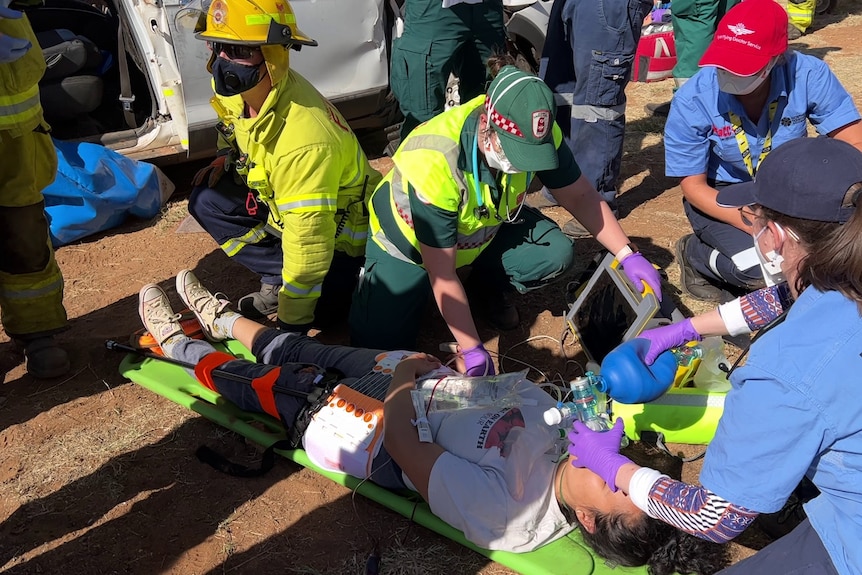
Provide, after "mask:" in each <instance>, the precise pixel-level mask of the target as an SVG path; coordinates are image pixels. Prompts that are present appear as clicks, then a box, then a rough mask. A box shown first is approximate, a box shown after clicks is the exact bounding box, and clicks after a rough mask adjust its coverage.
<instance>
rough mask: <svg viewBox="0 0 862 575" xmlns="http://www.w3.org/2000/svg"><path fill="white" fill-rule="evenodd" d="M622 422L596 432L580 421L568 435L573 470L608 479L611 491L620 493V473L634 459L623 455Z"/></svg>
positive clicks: (606, 481)
mask: <svg viewBox="0 0 862 575" xmlns="http://www.w3.org/2000/svg"><path fill="white" fill-rule="evenodd" d="M623 428H624V426H623V420H622V418H619V417H618V418H617V420H616V421H615V422H614V426H613V427H612V428H611V429H609V430H608V431H593V430H592V429H590V428H589V427H587V426H586V425H584V423H583V422H582V421H581V420H580V419H578V420H575V424H574V425H573V426H572V431H570V432H569V435H568V438H569V455H571V456H572V459H570V460H569V461H570V463H571V464H572V466H573V467H586V468H587V469H589V470H590V471H592V472H593V473H595V474H596V475H598V476H599V477H601V478H602V479H604V480H605V483H607V484H608V487H610V489H611V491H614V492H616V490H617V472H618V471H619V470H620V467H622V466H623V465H625V464H626V463H631V460H630V459H629V458H628V457H626V456H624V455H620V441H621V440H622V438H623Z"/></svg>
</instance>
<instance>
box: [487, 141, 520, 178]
mask: <svg viewBox="0 0 862 575" xmlns="http://www.w3.org/2000/svg"><path fill="white" fill-rule="evenodd" d="M485 142H486V145H485V150H484V152H485V161H486V162H488V165H489V166H490V167H491V168H493V169H495V170H500V171H501V172H505V173H507V174H517V173H520V171H521V170H518V169H516V168H515V166H513V165H512V162H510V161H509V158H507V157H506V154H505V153H504V152H503V148H502V146H500V152H499V153H498V152H497V150H495V149H494V145H493V144H492V143H491V136H488V137H487V138H486V140H485Z"/></svg>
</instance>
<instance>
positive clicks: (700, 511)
mask: <svg viewBox="0 0 862 575" xmlns="http://www.w3.org/2000/svg"><path fill="white" fill-rule="evenodd" d="M647 513H648V514H649V516H650V517H654V518H656V519H660V520H662V521H664V522H665V523H668V524H670V525H673V526H674V527H676V528H677V529H680V530H682V531H685V532H686V533H689V534H691V535H694V536H696V537H700V538H701V539H706V540H707V541H712V542H714V543H726V542H728V541H730V540H731V539H733V538H734V537H736V536H737V535H739V534H740V533H742V532H743V531H745V529H746V528H747V527H748V526H749V525H751V523H752V522H753V521H754V519H755V518H756V517H757V515H758V513H757V512H756V511H751V510H749V509H746V508H744V507H739V506H737V505H734V504H732V503H730V502H729V501H725V500H724V499H722V498H721V497H719V496H718V495H716V494H715V493H713V492H711V491H710V490H708V489H706V488H705V487H698V486H695V485H689V484H687V483H683V482H681V481H677V480H675V479H671V478H669V477H661V478H660V479H659V480H658V481H656V482H655V483H654V484H653V486H652V488H651V489H650V492H649V501H648V503H647Z"/></svg>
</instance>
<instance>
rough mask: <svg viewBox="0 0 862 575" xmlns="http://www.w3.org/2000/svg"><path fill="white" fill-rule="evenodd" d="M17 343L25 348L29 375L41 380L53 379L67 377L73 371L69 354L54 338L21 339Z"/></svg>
mask: <svg viewBox="0 0 862 575" xmlns="http://www.w3.org/2000/svg"><path fill="white" fill-rule="evenodd" d="M16 342H17V343H18V344H19V345H21V346H22V347H23V348H24V358H25V361H26V364H25V365H26V368H27V373H29V374H30V375H32V376H33V377H36V378H39V379H52V378H55V377H60V376H62V375H66V374H67V373H68V372H69V370H70V369H71V363H70V362H69V354H68V353H66V350H65V349H63V348H62V347H60V346H59V345H58V344H57V342H56V341H54V338H53V336H50V335H49V336H43V337H34V338H32V339H27V338H21V339H16Z"/></svg>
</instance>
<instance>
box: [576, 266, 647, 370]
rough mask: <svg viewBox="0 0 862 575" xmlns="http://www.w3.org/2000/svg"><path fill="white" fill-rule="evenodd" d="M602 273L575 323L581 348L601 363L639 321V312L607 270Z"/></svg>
mask: <svg viewBox="0 0 862 575" xmlns="http://www.w3.org/2000/svg"><path fill="white" fill-rule="evenodd" d="M598 273H599V274H600V275H599V276H598V277H597V278H594V279H595V282H594V283H593V284H592V288H591V289H590V290H589V292H588V293H587V294H586V297H585V298H584V299H583V301H582V302H581V305H580V306H579V307H578V309H577V310H575V313H574V317H573V320H574V327H575V329H576V330H577V334H578V336H579V338H580V342H581V347H583V348H584V351H585V352H586V353H587V355H588V356H590V357H591V358H592V359H593V360H595V361H597V362H601V361H602V360H603V359H604V357H605V356H606V355H607V354H608V353H610V351H611V350H613V349H614V348H615V347H617V346H618V345H619V344H621V343H622V342H623V341H624V338H625V335H626V332H627V331H628V330H629V328H630V327H631V326H632V325H634V324H635V323H636V321H637V319H638V312H637V311H636V310H635V309H634V308H633V307H632V305H631V303H630V302H629V300H628V299H626V297H625V295H624V294H623V292H622V291H621V290H620V288H619V287H618V286H617V284H616V283H615V282H614V281H613V279H611V276H610V272H609V271H608V270H607V269H606V268H599V272H598Z"/></svg>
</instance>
